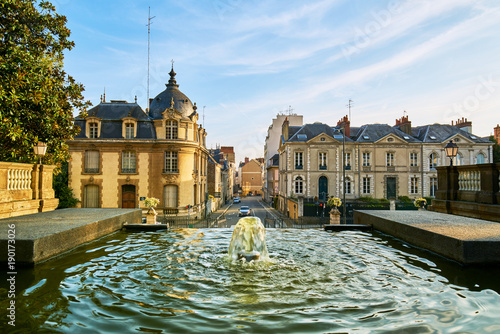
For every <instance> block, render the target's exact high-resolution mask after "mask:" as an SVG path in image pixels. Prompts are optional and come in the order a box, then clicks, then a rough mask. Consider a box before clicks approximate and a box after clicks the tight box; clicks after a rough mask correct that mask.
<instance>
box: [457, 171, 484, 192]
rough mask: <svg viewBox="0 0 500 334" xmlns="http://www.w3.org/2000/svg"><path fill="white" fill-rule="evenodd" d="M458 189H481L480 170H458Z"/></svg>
mask: <svg viewBox="0 0 500 334" xmlns="http://www.w3.org/2000/svg"><path fill="white" fill-rule="evenodd" d="M458 190H464V191H481V172H480V171H479V170H461V171H459V172H458Z"/></svg>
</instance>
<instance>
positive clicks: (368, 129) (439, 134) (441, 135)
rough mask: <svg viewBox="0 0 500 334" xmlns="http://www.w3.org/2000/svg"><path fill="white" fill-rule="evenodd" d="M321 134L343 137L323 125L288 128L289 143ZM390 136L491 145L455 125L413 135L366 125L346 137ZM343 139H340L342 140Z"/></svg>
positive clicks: (422, 128)
mask: <svg viewBox="0 0 500 334" xmlns="http://www.w3.org/2000/svg"><path fill="white" fill-rule="evenodd" d="M321 133H324V134H327V135H329V136H330V137H332V138H335V137H337V138H336V139H338V136H342V133H341V132H340V128H338V127H330V126H328V125H327V124H323V123H319V122H317V123H313V124H305V125H303V126H290V127H289V128H288V135H289V139H288V141H289V142H306V141H308V140H310V139H312V138H314V137H316V136H318V135H320V134H321ZM388 134H393V135H394V136H396V137H398V138H400V139H402V140H404V141H406V142H407V143H422V142H424V143H444V142H446V141H447V140H448V139H449V138H451V137H453V136H455V135H457V134H460V135H462V136H464V137H465V138H468V139H469V140H471V141H473V142H475V143H490V141H489V140H488V139H487V138H481V137H479V136H476V135H474V134H471V133H468V132H467V131H465V130H462V129H460V128H458V127H456V126H453V125H447V124H431V125H424V126H418V127H412V129H411V135H409V134H407V133H405V132H403V131H401V130H400V129H399V127H397V126H390V125H388V124H366V125H363V126H361V127H351V128H350V137H349V138H348V137H346V142H353V141H354V142H356V143H374V142H376V141H378V140H380V139H382V138H384V137H386V136H387V135H388ZM341 138H342V137H340V140H341Z"/></svg>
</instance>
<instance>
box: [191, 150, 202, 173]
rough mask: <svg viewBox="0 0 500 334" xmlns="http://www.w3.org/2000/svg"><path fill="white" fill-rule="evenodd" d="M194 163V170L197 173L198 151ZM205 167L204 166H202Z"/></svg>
mask: <svg viewBox="0 0 500 334" xmlns="http://www.w3.org/2000/svg"><path fill="white" fill-rule="evenodd" d="M193 165H194V169H193V171H194V172H195V173H198V153H195V154H194V161H193ZM202 169H203V168H202ZM202 174H203V171H202Z"/></svg>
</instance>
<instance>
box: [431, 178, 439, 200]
mask: <svg viewBox="0 0 500 334" xmlns="http://www.w3.org/2000/svg"><path fill="white" fill-rule="evenodd" d="M429 188H430V195H431V196H432V197H435V196H436V191H437V189H438V179H437V177H431V179H430V187H429Z"/></svg>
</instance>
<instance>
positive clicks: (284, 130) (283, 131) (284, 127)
mask: <svg viewBox="0 0 500 334" xmlns="http://www.w3.org/2000/svg"><path fill="white" fill-rule="evenodd" d="M289 125H290V122H289V121H288V117H286V118H285V120H284V121H283V125H281V135H282V136H283V139H284V140H285V141H287V140H288V127H289Z"/></svg>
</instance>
